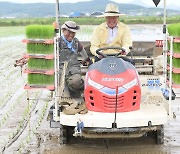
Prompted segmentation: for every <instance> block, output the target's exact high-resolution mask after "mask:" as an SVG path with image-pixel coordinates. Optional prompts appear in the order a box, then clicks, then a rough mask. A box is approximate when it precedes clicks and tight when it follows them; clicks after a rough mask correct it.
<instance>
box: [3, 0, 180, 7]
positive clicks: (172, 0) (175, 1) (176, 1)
mask: <svg viewBox="0 0 180 154" xmlns="http://www.w3.org/2000/svg"><path fill="white" fill-rule="evenodd" d="M0 1H3V2H14V3H37V2H44V3H55V0H0ZM82 1H90V0H59V2H60V3H67V2H69V3H76V2H82ZM111 1H114V2H117V3H127V2H131V1H133V0H111ZM166 2H167V5H170V4H172V5H176V6H177V5H178V6H180V0H166ZM143 3H145V4H147V5H149V6H155V5H154V4H153V2H152V0H143ZM160 4H161V5H162V4H164V0H161V2H160Z"/></svg>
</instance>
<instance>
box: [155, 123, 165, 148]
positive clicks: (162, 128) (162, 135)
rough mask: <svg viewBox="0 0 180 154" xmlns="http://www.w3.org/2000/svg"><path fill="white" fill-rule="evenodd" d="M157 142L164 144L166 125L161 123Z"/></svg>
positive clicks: (157, 132)
mask: <svg viewBox="0 0 180 154" xmlns="http://www.w3.org/2000/svg"><path fill="white" fill-rule="evenodd" d="M156 144H158V145H159V144H164V126H163V125H161V126H160V129H158V130H157V131H156Z"/></svg>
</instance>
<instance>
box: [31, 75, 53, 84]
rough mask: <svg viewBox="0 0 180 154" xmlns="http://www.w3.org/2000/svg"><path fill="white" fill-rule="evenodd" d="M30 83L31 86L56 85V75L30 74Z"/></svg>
mask: <svg viewBox="0 0 180 154" xmlns="http://www.w3.org/2000/svg"><path fill="white" fill-rule="evenodd" d="M28 83H29V84H31V85H33V84H38V85H52V84H54V75H44V74H28Z"/></svg>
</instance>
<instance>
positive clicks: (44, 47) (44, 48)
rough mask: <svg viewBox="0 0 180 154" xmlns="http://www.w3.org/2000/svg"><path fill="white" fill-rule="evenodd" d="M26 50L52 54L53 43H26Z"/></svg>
mask: <svg viewBox="0 0 180 154" xmlns="http://www.w3.org/2000/svg"><path fill="white" fill-rule="evenodd" d="M27 52H28V53H34V54H52V53H53V52H54V45H52V44H50V45H48V44H27Z"/></svg>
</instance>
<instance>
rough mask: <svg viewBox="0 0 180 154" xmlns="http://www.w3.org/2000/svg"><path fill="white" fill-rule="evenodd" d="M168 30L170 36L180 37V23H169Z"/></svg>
mask: <svg viewBox="0 0 180 154" xmlns="http://www.w3.org/2000/svg"><path fill="white" fill-rule="evenodd" d="M168 32H169V35H170V36H176V37H180V23H177V24H171V25H169V26H168Z"/></svg>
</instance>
